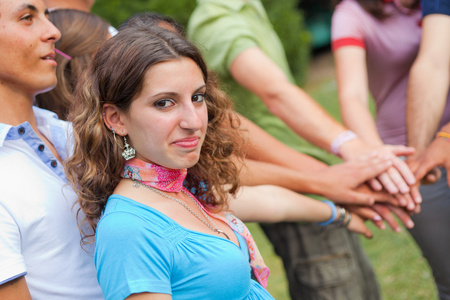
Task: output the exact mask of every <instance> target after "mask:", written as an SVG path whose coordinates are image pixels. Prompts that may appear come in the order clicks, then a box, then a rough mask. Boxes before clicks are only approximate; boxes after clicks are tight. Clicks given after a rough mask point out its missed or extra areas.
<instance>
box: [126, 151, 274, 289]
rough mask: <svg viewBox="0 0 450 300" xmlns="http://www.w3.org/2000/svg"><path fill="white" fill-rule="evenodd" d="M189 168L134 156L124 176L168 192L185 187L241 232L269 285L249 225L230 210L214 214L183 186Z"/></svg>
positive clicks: (259, 275) (255, 269) (258, 276)
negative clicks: (178, 167) (176, 166)
mask: <svg viewBox="0 0 450 300" xmlns="http://www.w3.org/2000/svg"><path fill="white" fill-rule="evenodd" d="M186 175H187V170H186V169H181V170H173V169H167V168H164V167H161V166H158V165H154V164H151V163H146V162H144V161H142V160H140V159H137V158H133V159H131V160H129V161H126V162H125V165H124V168H123V172H122V177H123V178H130V179H133V180H138V181H140V182H142V183H143V184H145V185H148V186H151V187H153V188H155V189H158V190H162V191H166V192H180V191H181V189H183V190H184V191H185V192H186V193H189V194H190V195H191V196H192V197H193V199H195V201H197V203H198V204H199V205H201V207H203V209H204V210H205V212H206V213H207V214H208V215H209V216H210V217H213V218H215V219H218V220H221V221H223V222H225V223H226V224H228V226H230V228H231V229H233V230H234V231H235V232H237V233H239V234H240V235H241V236H242V237H243V238H244V239H245V241H246V242H247V247H248V252H249V256H250V266H251V267H252V270H253V273H254V274H255V277H256V279H257V280H258V282H259V283H260V284H261V285H262V286H263V287H264V288H266V287H267V281H268V279H269V273H270V270H269V268H268V267H267V266H266V265H265V263H264V260H263V258H262V256H261V253H260V252H259V250H258V247H257V246H256V243H255V241H254V240H253V237H252V235H251V234H250V231H249V230H248V228H247V226H245V224H244V223H243V222H242V221H241V220H239V219H238V218H236V217H235V216H233V215H232V214H231V213H229V212H225V213H221V214H220V215H217V214H212V213H211V212H210V211H209V209H207V208H206V207H205V206H204V205H203V204H202V203H201V202H200V201H198V200H197V198H195V197H194V195H192V194H191V193H190V192H189V191H188V190H187V189H186V188H184V187H183V181H184V179H185V178H186Z"/></svg>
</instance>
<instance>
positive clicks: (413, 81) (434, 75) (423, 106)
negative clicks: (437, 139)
mask: <svg viewBox="0 0 450 300" xmlns="http://www.w3.org/2000/svg"><path fill="white" fill-rule="evenodd" d="M446 77H447V78H446ZM443 78H444V79H445V78H446V79H445V80H446V83H444V82H441V79H443ZM448 81H449V78H448V71H447V70H442V68H441V70H440V71H439V70H438V69H435V68H434V67H432V66H431V64H430V63H429V62H427V61H418V62H417V63H415V64H414V66H413V68H412V69H411V73H410V78H409V83H408V102H407V106H406V108H407V110H406V112H407V115H406V124H407V140H408V145H409V146H412V147H415V148H416V151H417V154H420V153H421V152H423V150H425V148H426V147H427V146H428V145H429V144H430V142H431V141H432V139H433V137H434V133H435V132H436V130H437V129H438V128H437V127H438V124H439V121H440V120H441V117H442V113H443V111H444V107H445V100H446V98H447V97H446V96H447V92H448ZM445 85H447V88H446V87H445ZM442 100H443V101H442Z"/></svg>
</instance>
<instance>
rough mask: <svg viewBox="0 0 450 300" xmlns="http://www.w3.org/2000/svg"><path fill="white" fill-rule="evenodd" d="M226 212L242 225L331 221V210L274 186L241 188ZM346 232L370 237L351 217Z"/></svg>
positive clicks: (366, 229)
mask: <svg viewBox="0 0 450 300" xmlns="http://www.w3.org/2000/svg"><path fill="white" fill-rule="evenodd" d="M229 208H230V210H231V211H232V212H233V213H234V214H235V215H236V217H238V218H239V219H241V220H242V221H244V222H268V223H276V222H324V221H326V220H328V219H330V218H331V216H332V212H331V208H330V207H329V206H328V205H326V204H325V203H323V202H321V201H318V200H313V199H311V198H308V197H306V196H303V195H300V194H297V193H295V192H292V191H290V190H287V189H284V188H281V187H278V186H271V185H265V186H255V187H243V188H242V189H241V190H240V191H239V193H238V195H237V197H236V198H232V197H230V201H229ZM348 229H349V230H351V231H354V232H357V233H361V234H363V235H364V236H366V237H371V236H372V233H371V232H370V230H369V229H368V228H367V227H366V226H365V225H364V222H363V221H362V219H361V218H360V217H359V216H357V215H355V216H352V218H351V221H350V224H349V225H348Z"/></svg>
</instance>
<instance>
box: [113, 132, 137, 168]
mask: <svg viewBox="0 0 450 300" xmlns="http://www.w3.org/2000/svg"><path fill="white" fill-rule="evenodd" d="M111 131H112V133H113V137H114V141H115V142H116V145H117V146H119V148H120V149H123V152H122V157H123V158H124V159H125V160H130V159H132V158H134V157H136V150H134V148H133V147H131V146H130V145H129V144H128V143H127V138H126V137H123V143H124V147H121V146H120V145H119V143H118V142H117V140H116V132H115V131H114V129H113V128H112V126H111Z"/></svg>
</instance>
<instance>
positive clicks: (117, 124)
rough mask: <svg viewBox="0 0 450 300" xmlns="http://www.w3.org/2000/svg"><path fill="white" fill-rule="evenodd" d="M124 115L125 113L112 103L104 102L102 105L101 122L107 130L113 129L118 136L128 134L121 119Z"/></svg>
mask: <svg viewBox="0 0 450 300" xmlns="http://www.w3.org/2000/svg"><path fill="white" fill-rule="evenodd" d="M124 117H125V114H124V113H122V112H121V111H120V110H119V109H118V108H117V106H115V105H114V104H109V103H106V104H104V105H103V122H105V125H106V127H108V129H109V130H114V131H115V133H116V134H118V135H120V136H125V135H127V134H128V131H127V128H126V126H125V123H124V122H123V121H122V119H123V118H124Z"/></svg>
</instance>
